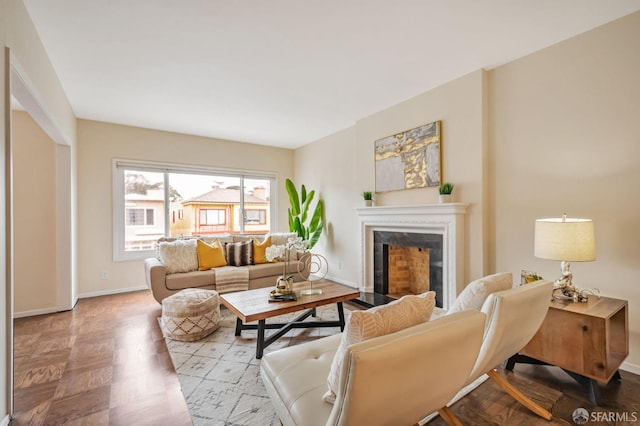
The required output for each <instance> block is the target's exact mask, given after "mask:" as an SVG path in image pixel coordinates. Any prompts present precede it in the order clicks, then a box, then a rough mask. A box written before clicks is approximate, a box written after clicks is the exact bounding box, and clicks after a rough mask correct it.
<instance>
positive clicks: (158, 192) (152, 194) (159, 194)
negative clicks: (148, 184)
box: [124, 189, 164, 201]
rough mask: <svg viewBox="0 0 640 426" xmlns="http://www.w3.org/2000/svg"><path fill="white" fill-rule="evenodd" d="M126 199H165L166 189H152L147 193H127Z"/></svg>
mask: <svg viewBox="0 0 640 426" xmlns="http://www.w3.org/2000/svg"><path fill="white" fill-rule="evenodd" d="M124 199H125V200H126V201H164V191H163V190H162V189H150V190H148V191H147V193H146V194H136V193H131V194H126V195H125V196H124Z"/></svg>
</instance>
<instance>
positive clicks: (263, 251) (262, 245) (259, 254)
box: [253, 237, 271, 265]
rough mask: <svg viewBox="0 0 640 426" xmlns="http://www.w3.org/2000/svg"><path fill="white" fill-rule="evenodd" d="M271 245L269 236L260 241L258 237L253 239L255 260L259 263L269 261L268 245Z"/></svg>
mask: <svg viewBox="0 0 640 426" xmlns="http://www.w3.org/2000/svg"><path fill="white" fill-rule="evenodd" d="M270 246H271V237H267V238H266V239H265V240H264V241H262V242H260V241H258V240H257V239H256V238H254V239H253V262H254V263H255V264H256V265H257V264H259V263H269V261H268V260H267V257H266V255H267V247H270Z"/></svg>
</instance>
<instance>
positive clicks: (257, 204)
mask: <svg viewBox="0 0 640 426" xmlns="http://www.w3.org/2000/svg"><path fill="white" fill-rule="evenodd" d="M113 179H114V185H113V188H114V191H113V200H114V203H113V205H114V215H113V216H114V217H113V229H114V237H113V238H114V244H113V246H114V250H113V252H114V260H132V259H144V258H145V257H149V256H152V255H154V253H155V252H154V250H155V248H156V242H157V240H158V239H159V238H161V237H164V236H166V237H179V236H190V235H215V234H227V233H228V234H237V233H255V234H265V233H267V232H269V230H270V229H271V227H272V226H274V224H273V223H272V220H271V218H272V217H274V216H273V212H274V211H275V204H274V203H273V202H272V200H275V194H272V193H271V190H272V188H276V185H275V182H276V175H275V174H273V173H264V172H260V173H257V172H256V173H254V172H247V171H236V170H226V169H207V168H201V167H191V166H184V165H176V164H158V163H149V162H137V161H128V160H114V162H113Z"/></svg>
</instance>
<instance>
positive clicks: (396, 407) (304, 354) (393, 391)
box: [260, 310, 486, 426]
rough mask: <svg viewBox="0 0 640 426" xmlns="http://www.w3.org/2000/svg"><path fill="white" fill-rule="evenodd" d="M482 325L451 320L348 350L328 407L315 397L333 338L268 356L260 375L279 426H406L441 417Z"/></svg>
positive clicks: (322, 388) (323, 382)
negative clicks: (437, 413)
mask: <svg viewBox="0 0 640 426" xmlns="http://www.w3.org/2000/svg"><path fill="white" fill-rule="evenodd" d="M485 318H486V316H485V315H484V314H482V313H480V312H479V311H476V310H470V311H465V312H459V313H454V314H451V315H446V316H444V317H441V318H439V319H436V320H433V321H429V322H425V323H421V324H419V325H416V326H413V327H410V328H406V329H403V330H400V331H396V332H394V333H391V334H387V335H384V336H381V337H375V338H373V339H369V340H365V341H363V342H360V343H356V344H353V345H350V346H348V347H347V354H346V357H345V358H344V359H345V362H344V363H343V364H342V369H341V374H340V384H339V388H338V390H337V395H336V400H335V403H334V404H333V405H332V404H329V403H328V402H325V401H324V400H323V398H322V397H323V394H324V393H325V392H326V390H327V375H328V374H329V370H330V368H331V363H332V360H333V356H334V354H335V352H336V349H337V348H338V345H339V344H340V338H341V336H340V334H337V335H334V336H330V337H326V338H323V339H319V340H315V341H311V342H308V343H304V344H301V345H296V346H292V347H287V348H284V349H280V350H278V351H275V352H272V353H269V354H267V355H265V356H264V357H263V358H262V362H261V366H260V373H261V376H262V379H263V382H264V384H265V387H266V389H267V393H268V394H269V397H270V398H271V401H272V403H273V406H274V408H275V411H276V413H277V414H278V416H279V417H280V420H281V422H282V423H283V424H284V425H285V426H289V425H304V426H316V425H412V424H416V423H417V422H418V421H420V420H421V419H422V418H424V417H425V416H427V415H428V414H430V413H432V412H433V411H436V410H438V411H440V412H441V414H442V415H443V417H444V416H445V415H446V412H448V411H449V410H448V408H447V407H446V404H447V402H448V401H449V400H451V398H452V397H453V396H454V395H455V394H456V393H457V392H458V391H459V390H460V388H462V386H463V384H464V382H465V380H467V378H468V377H469V372H470V371H471V368H472V366H473V364H474V362H475V361H476V359H477V356H478V351H479V348H480V343H481V339H482V334H483V330H484V325H485ZM442 407H443V408H442ZM441 410H442V411H441Z"/></svg>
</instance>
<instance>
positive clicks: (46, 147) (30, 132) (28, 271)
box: [12, 111, 57, 315]
mask: <svg viewBox="0 0 640 426" xmlns="http://www.w3.org/2000/svg"><path fill="white" fill-rule="evenodd" d="M12 133H13V183H14V185H13V188H14V189H13V191H14V196H13V203H14V204H13V208H14V212H15V216H14V226H13V237H14V262H13V264H14V287H13V288H14V296H13V300H14V311H15V313H16V315H26V314H31V315H35V314H38V313H46V312H54V311H55V310H56V306H57V292H56V281H55V276H56V191H55V188H56V151H55V150H56V146H55V143H54V142H53V141H52V140H51V138H49V136H47V134H45V133H44V131H43V130H42V129H41V128H40V126H38V124H37V123H36V122H35V121H33V118H31V116H30V115H29V114H27V113H26V112H22V111H14V112H13V117H12Z"/></svg>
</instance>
